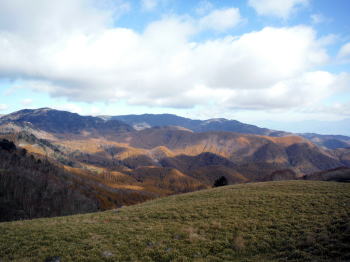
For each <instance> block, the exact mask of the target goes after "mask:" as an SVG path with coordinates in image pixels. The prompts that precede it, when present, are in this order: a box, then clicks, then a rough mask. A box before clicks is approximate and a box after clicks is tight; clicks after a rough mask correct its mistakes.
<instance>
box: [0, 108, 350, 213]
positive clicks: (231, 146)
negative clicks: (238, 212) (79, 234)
mask: <svg viewBox="0 0 350 262" xmlns="http://www.w3.org/2000/svg"><path fill="white" fill-rule="evenodd" d="M0 138H2V139H7V140H8V141H12V142H14V144H15V145H16V147H17V148H18V150H26V152H28V153H27V156H26V157H31V158H34V159H37V160H40V161H41V162H42V161H47V163H50V165H52V166H54V167H55V168H56V169H57V170H61V171H60V172H58V171H57V172H58V173H59V174H61V172H62V174H63V173H64V174H67V175H65V176H64V177H70V180H69V181H71V182H69V183H67V185H66V187H69V188H70V190H73V191H72V192H73V193H72V195H73V196H77V197H76V198H77V201H78V202H79V199H82V198H84V199H87V200H86V201H88V203H94V204H93V209H94V210H104V209H110V208H113V207H118V206H121V205H124V204H133V203H137V202H141V201H144V200H147V199H151V198H156V197H159V196H166V195H170V194H177V193H183V192H190V191H195V190H200V189H205V188H210V187H212V186H213V184H214V183H215V181H216V180H218V179H219V178H221V177H225V178H226V179H227V180H228V183H229V184H235V183H247V182H254V181H270V180H291V179H318V180H330V179H333V180H337V179H338V178H339V179H340V180H344V179H345V180H346V179H347V177H348V175H349V173H348V172H347V168H348V167H350V148H349V142H350V138H349V137H345V136H323V135H318V134H303V135H300V134H292V133H287V132H283V131H275V130H270V129H267V128H261V127H257V126H254V125H248V124H244V123H241V122H239V121H235V120H227V119H210V120H192V119H188V118H183V117H178V116H175V115H169V114H162V115H150V114H146V115H127V116H102V117H92V116H81V115H78V114H74V113H70V112H66V111H59V110H53V109H49V108H41V109H30V110H29V109H25V110H21V111H18V112H14V113H12V114H8V115H4V116H2V117H1V118H0ZM11 154H13V153H11ZM15 155H18V153H16V154H15ZM11 158H12V156H10V157H8V159H11ZM10 163H11V161H10ZM25 163H26V161H14V162H13V164H15V165H18V167H17V170H18V169H21V168H23V169H25V168H27V171H26V172H27V173H30V174H31V173H33V174H36V172H35V170H36V169H38V168H39V169H40V164H38V165H39V167H36V166H35V163H36V162H35V163H34V164H33V165H30V166H29V168H28V167H27V166H26V164H25ZM10 167H11V165H10V164H7V165H6V168H5V169H6V170H3V171H2V172H0V185H1V184H4V185H5V182H4V181H8V180H9V176H11V174H12V173H13V171H11V170H10V169H11V168H10ZM339 168H343V169H344V170H346V171H341V175H340V176H339V172H336V173H334V171H332V170H338V169H339ZM51 169H52V170H56V169H54V168H50V169H49V170H48V172H47V175H46V176H43V175H40V177H41V178H42V179H44V180H43V183H44V185H46V184H47V183H46V182H45V179H46V180H47V181H55V179H56V178H54V177H57V172H56V171H55V172H52V171H51ZM343 169H342V170H343ZM31 170H32V171H31ZM328 170H330V171H329V172H333V173H330V175H325V173H324V172H326V173H327V172H328ZM334 174H335V175H334ZM344 174H345V175H344ZM29 177H31V175H28V174H27V175H25V176H19V177H18V179H19V180H20V181H22V180H23V181H25V180H26V179H27V178H29ZM34 177H35V175H34ZM34 177H33V178H30V179H35V178H34ZM60 177H61V176H60ZM330 177H331V178H330ZM344 177H345V178H344ZM11 181H12V180H11ZM45 183H46V184H45ZM61 184H62V183H61ZM6 185H7V184H6ZM19 185H26V182H23V183H22V182H20V183H19ZM64 185H65V184H64V183H63V186H64ZM31 186H32V187H35V184H31ZM16 187H17V185H16V183H13V182H12V183H11V187H10V186H8V187H7V188H8V189H7V190H9V192H12V191H13V190H14V189H15V188H16ZM25 187H26V186H24V188H25ZM52 187H53V188H55V187H56V184H55V183H54V184H53V186H52ZM87 189H88V190H87ZM43 190H44V191H45V188H43ZM39 191H40V190H39ZM35 192H37V191H35ZM78 193H79V194H78ZM20 199H22V200H23V198H20ZM33 199H34V200H33V203H35V201H36V199H37V198H35V197H34V198H33ZM73 199H74V197H73ZM9 200H10V201H20V200H18V199H17V198H15V197H14V196H13V195H11V194H10V193H9V194H7V195H6V196H0V205H1V206H2V208H3V210H6V208H7V204H6V203H10V202H8V201H9ZM50 201H53V202H54V200H53V199H51V200H50ZM50 201H48V202H47V203H46V206H45V205H42V206H43V208H47V206H50V205H51V204H52V203H51V202H50ZM33 205H34V204H33ZM17 206H19V207H23V205H22V206H21V205H20V204H19V205H17ZM80 206H83V207H84V205H80ZM85 206H86V207H89V209H88V208H85V209H84V208H70V209H69V208H68V210H69V212H70V213H76V212H85V211H91V205H85ZM28 210H31V209H30V206H29V207H26V209H25V210H22V211H21V210H19V211H18V210H17V211H16V212H15V214H16V215H14V217H13V219H18V214H21V212H22V213H25V214H26V215H25V216H24V217H25V218H30V217H37V214H40V215H42V216H47V215H48V214H47V213H45V212H42V211H40V210H39V211H36V212H34V213H35V214H34V213H33V212H32V213H30V212H29V211H28ZM28 212H29V213H28ZM67 212H68V211H67ZM0 216H1V215H0ZM7 219H10V218H7Z"/></svg>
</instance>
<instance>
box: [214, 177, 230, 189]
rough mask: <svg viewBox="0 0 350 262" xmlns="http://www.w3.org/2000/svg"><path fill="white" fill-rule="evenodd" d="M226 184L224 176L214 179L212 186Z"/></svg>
mask: <svg viewBox="0 0 350 262" xmlns="http://www.w3.org/2000/svg"><path fill="white" fill-rule="evenodd" d="M227 185H228V181H227V179H226V177H224V176H222V177H220V178H218V179H216V180H215V182H214V187H218V186H227Z"/></svg>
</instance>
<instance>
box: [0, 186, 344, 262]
mask: <svg viewBox="0 0 350 262" xmlns="http://www.w3.org/2000/svg"><path fill="white" fill-rule="evenodd" d="M349 221H350V184H348V183H334V182H318V181H288V182H266V183H252V184H241V185H234V186H227V187H222V188H217V189H210V190H204V191H199V192H195V193H187V194H183V195H176V196H171V197H165V198H161V199H157V200H153V201H149V202H146V203H143V204H139V205H135V206H130V207H124V208H121V209H118V210H112V211H107V212H103V213H94V214H86V215H75V216H69V217H60V218H50V219H37V220H32V221H18V222H11V223H2V224H0V232H1V233H0V258H1V260H2V261H44V260H45V259H47V258H48V257H54V256H58V257H60V259H61V261H285V260H289V261H347V260H349V259H350V251H349V250H350V224H349Z"/></svg>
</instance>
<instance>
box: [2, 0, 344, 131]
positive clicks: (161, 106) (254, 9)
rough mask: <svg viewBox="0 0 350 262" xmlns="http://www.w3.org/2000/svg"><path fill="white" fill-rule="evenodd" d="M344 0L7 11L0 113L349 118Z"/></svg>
mask: <svg viewBox="0 0 350 262" xmlns="http://www.w3.org/2000/svg"><path fill="white" fill-rule="evenodd" d="M348 10H350V2H349V1H347V0H337V1H329V0H317V1H316V0H220V1H218V0H217V1H207V0H205V1H194V0H190V1H175V0H143V1H136V0H134V1H127V0H99V1H97V0H96V1H94V0H76V1H74V2H72V1H70V0H62V1H55V2H51V1H50V3H48V1H46V0H3V1H1V2H0V92H1V96H0V114H6V113H9V112H13V111H16V110H19V109H22V108H38V107H52V108H57V109H64V110H69V111H73V112H77V113H80V114H85V115H119V114H142V113H174V114H178V115H181V116H186V117H191V118H201V119H207V118H215V117H226V118H230V119H237V120H240V121H243V122H248V123H258V124H260V125H264V123H266V125H268V124H269V122H270V121H271V120H274V121H277V122H279V123H281V125H280V127H281V128H282V129H283V122H284V121H288V122H293V121H305V120H318V121H338V120H342V119H346V118H350V72H349V71H350V23H349V19H348V13H347V12H348Z"/></svg>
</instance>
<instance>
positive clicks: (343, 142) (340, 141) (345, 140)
mask: <svg viewBox="0 0 350 262" xmlns="http://www.w3.org/2000/svg"><path fill="white" fill-rule="evenodd" d="M299 135H301V136H302V137H305V138H307V139H309V140H310V141H312V142H313V143H315V144H316V145H319V146H323V147H326V148H329V149H337V148H350V137H348V136H341V135H320V134H314V133H306V134H299Z"/></svg>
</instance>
